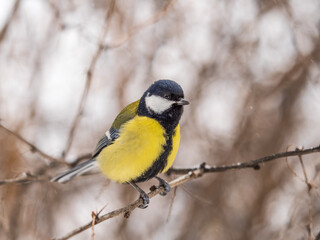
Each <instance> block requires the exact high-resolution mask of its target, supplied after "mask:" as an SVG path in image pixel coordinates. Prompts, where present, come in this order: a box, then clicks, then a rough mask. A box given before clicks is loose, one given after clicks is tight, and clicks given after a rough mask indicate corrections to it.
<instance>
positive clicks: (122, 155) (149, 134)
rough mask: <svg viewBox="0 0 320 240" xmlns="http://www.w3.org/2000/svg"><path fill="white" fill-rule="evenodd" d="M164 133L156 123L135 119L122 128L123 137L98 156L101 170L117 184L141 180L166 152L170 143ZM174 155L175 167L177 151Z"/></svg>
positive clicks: (171, 156) (145, 119) (148, 119)
mask: <svg viewBox="0 0 320 240" xmlns="http://www.w3.org/2000/svg"><path fill="white" fill-rule="evenodd" d="M164 133H165V130H164V128H163V127H162V126H161V125H160V124H159V123H158V122H157V121H156V120H154V119H151V118H148V117H141V116H136V117H134V118H133V119H132V120H130V121H128V122H126V123H125V124H123V126H121V128H120V133H119V135H120V137H119V138H117V139H116V140H115V142H114V143H113V144H112V145H110V146H108V147H106V148H104V149H103V150H102V151H101V152H100V154H99V155H98V156H97V160H98V163H99V167H100V169H101V171H102V172H103V173H104V174H105V175H106V176H107V177H108V178H110V179H112V180H114V181H117V182H127V181H131V180H133V179H136V178H138V177H139V176H141V175H142V174H143V173H144V172H145V171H146V170H148V169H149V168H150V167H151V166H152V164H153V162H154V161H155V160H156V159H157V157H158V156H159V155H160V154H161V152H162V151H163V147H162V146H163V145H164V144H165V142H166V139H165V137H164ZM179 136H180V135H179ZM178 145H179V143H178ZM176 151H177V150H176ZM173 153H174V152H173V151H172V154H170V157H169V159H170V162H171V164H172V162H173V160H174V157H175V155H176V152H175V154H174V156H173ZM169 159H168V160H169ZM171 164H170V166H171ZM168 165H169V164H168Z"/></svg>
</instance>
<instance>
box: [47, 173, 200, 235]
mask: <svg viewBox="0 0 320 240" xmlns="http://www.w3.org/2000/svg"><path fill="white" fill-rule="evenodd" d="M203 170H204V169H203V168H199V169H197V170H194V171H192V172H190V173H188V174H185V175H183V176H180V177H178V178H176V179H174V180H173V181H171V182H170V183H169V184H170V186H171V188H175V187H177V186H179V185H181V184H183V183H186V182H189V181H190V180H191V179H195V178H198V177H200V176H202V174H203ZM163 191H164V189H163V187H160V188H155V189H154V190H152V191H150V192H149V193H148V196H149V197H150V198H153V197H154V196H156V195H158V194H159V193H161V192H163ZM141 204H142V199H140V198H139V199H138V200H136V201H134V202H133V203H131V204H129V205H128V206H126V207H123V208H119V209H117V210H114V211H111V212H109V213H106V214H104V215H102V216H97V217H96V219H95V222H94V225H96V224H99V223H101V222H103V221H106V220H108V219H110V218H113V217H116V216H119V215H121V214H124V216H125V217H129V216H130V213H131V212H132V211H133V210H134V209H136V208H137V207H138V206H139V205H141ZM92 224H93V223H92V221H90V222H88V223H87V224H85V225H83V226H81V227H79V228H76V229H74V230H73V231H71V232H70V233H68V234H66V235H64V236H62V237H58V238H52V240H66V239H69V238H71V237H73V236H75V235H77V234H78V233H80V232H83V231H84V230H86V229H89V228H90V227H92Z"/></svg>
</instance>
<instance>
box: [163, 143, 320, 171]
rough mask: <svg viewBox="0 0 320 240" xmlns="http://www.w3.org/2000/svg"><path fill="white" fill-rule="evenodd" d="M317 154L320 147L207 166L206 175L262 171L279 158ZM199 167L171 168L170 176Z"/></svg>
mask: <svg viewBox="0 0 320 240" xmlns="http://www.w3.org/2000/svg"><path fill="white" fill-rule="evenodd" d="M315 152H320V146H317V147H311V148H308V149H296V150H294V151H288V152H282V153H276V154H273V155H270V156H266V157H262V158H259V159H256V160H253V161H249V162H239V163H235V164H231V165H221V166H209V165H205V168H204V173H207V172H225V171H228V170H230V169H243V168H253V169H255V170H259V169H260V164H262V163H266V162H269V161H272V160H275V159H279V158H285V157H292V156H299V155H306V154H311V153H315ZM196 169H198V167H193V168H171V169H169V171H168V174H169V175H170V174H172V173H174V174H186V173H188V172H190V171H193V170H196Z"/></svg>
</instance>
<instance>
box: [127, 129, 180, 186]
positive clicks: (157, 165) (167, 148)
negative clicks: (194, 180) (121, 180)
mask: <svg viewBox="0 0 320 240" xmlns="http://www.w3.org/2000/svg"><path fill="white" fill-rule="evenodd" d="M174 133H175V131H173V132H169V133H168V132H166V133H165V138H166V143H165V145H164V146H162V147H163V152H162V153H161V154H160V156H159V157H158V158H157V159H156V161H154V163H153V164H152V166H151V167H150V168H149V169H148V170H147V171H145V172H144V173H143V174H142V175H141V176H140V177H138V178H136V179H134V180H133V181H132V182H135V183H137V182H144V181H147V180H148V179H151V178H153V177H155V176H156V175H157V174H158V173H160V172H162V170H163V169H164V168H165V167H166V166H167V163H168V156H169V155H170V153H171V151H172V136H173V135H174Z"/></svg>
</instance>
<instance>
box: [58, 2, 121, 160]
mask: <svg viewBox="0 0 320 240" xmlns="http://www.w3.org/2000/svg"><path fill="white" fill-rule="evenodd" d="M114 7H115V0H113V1H111V2H110V6H109V8H108V11H107V13H106V18H105V19H106V20H105V28H104V30H103V33H102V35H101V38H100V41H99V44H98V48H97V50H96V52H95V54H94V55H93V57H92V60H91V62H90V66H89V69H88V71H87V75H86V84H85V87H84V89H83V92H82V96H81V100H80V104H79V107H78V111H77V114H76V116H75V118H74V120H73V123H72V125H71V128H70V131H69V137H68V140H67V144H66V147H65V150H64V151H63V153H62V156H63V157H64V156H66V155H67V154H68V152H69V150H70V148H71V145H72V141H73V138H74V134H75V130H76V129H77V127H78V125H79V122H80V119H81V115H82V113H83V109H84V106H85V103H86V101H87V97H88V93H89V89H90V86H91V82H92V74H93V71H94V69H95V67H96V63H97V60H98V59H99V57H100V55H101V53H102V50H103V48H104V41H105V38H106V36H107V33H108V30H109V24H108V21H109V19H110V17H111V16H112V13H113V10H114Z"/></svg>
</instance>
